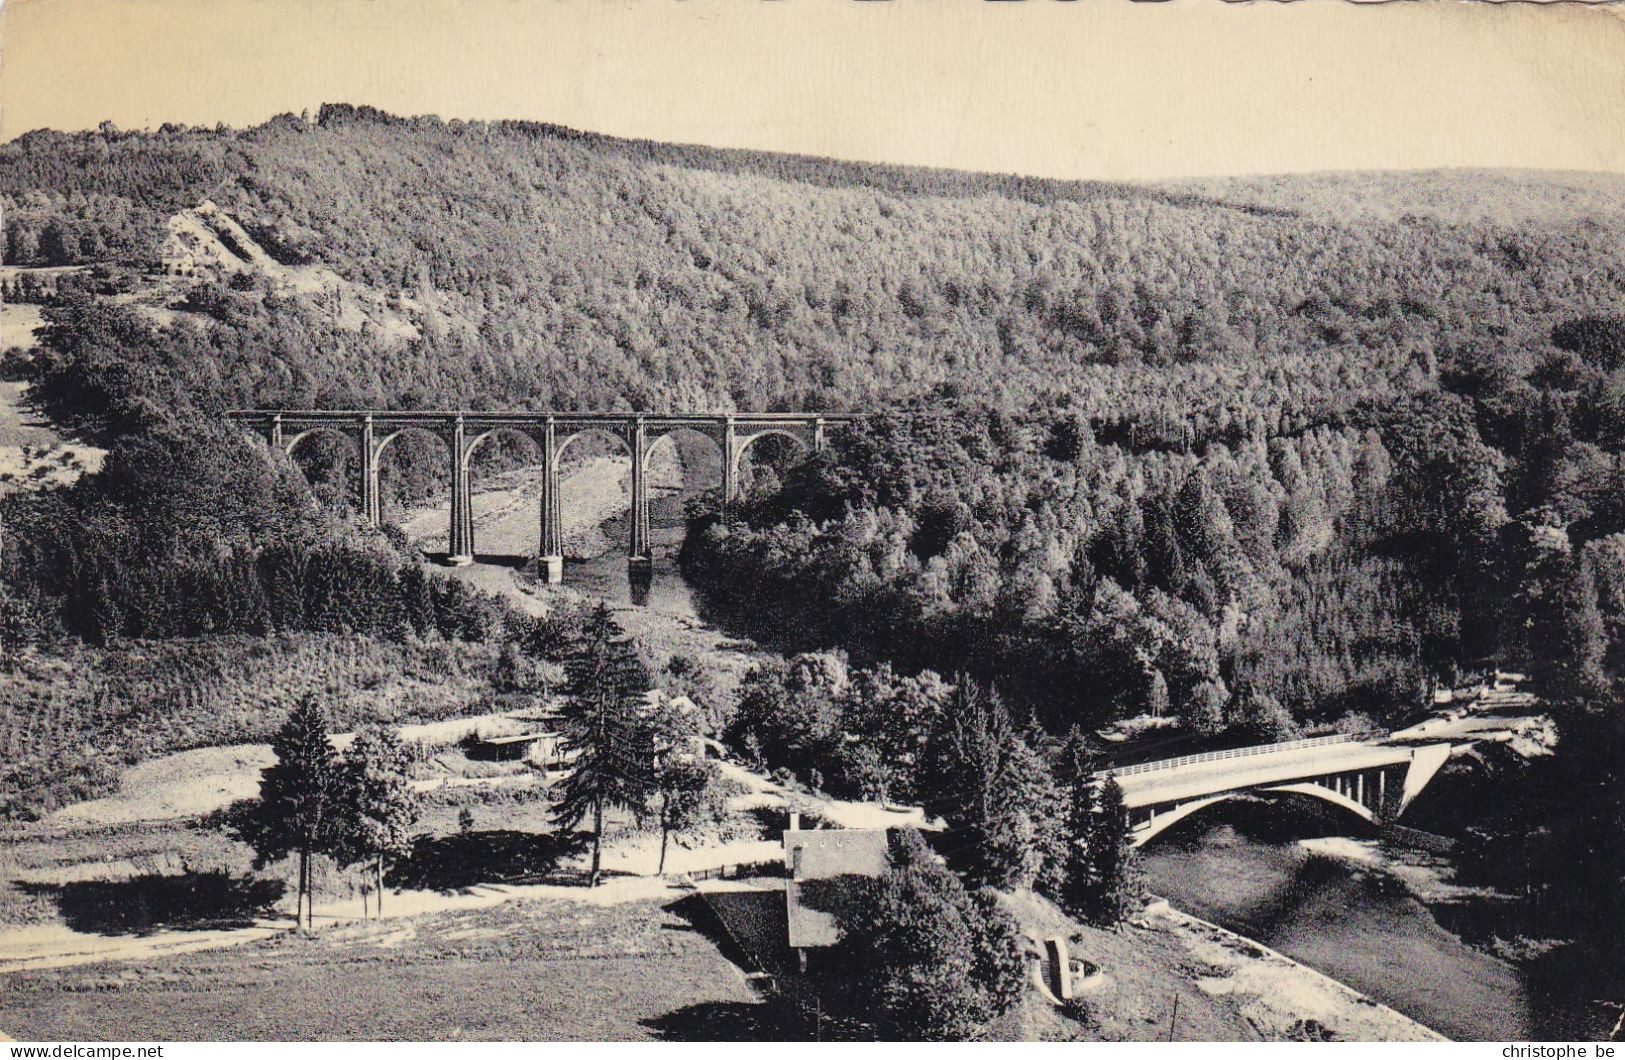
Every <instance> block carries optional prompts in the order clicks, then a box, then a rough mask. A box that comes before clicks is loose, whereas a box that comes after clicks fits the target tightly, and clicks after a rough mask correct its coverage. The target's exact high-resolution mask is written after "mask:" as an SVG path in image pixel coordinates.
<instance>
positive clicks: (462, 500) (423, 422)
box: [228, 409, 856, 582]
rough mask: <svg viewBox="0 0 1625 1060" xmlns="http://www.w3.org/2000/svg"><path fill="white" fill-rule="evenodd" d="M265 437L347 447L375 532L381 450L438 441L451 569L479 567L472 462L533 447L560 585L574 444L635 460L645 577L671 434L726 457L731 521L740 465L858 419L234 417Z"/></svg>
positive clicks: (287, 443) (816, 445) (545, 552)
mask: <svg viewBox="0 0 1625 1060" xmlns="http://www.w3.org/2000/svg"><path fill="white" fill-rule="evenodd" d="M228 415H229V416H230V417H231V419H232V420H234V421H236V422H237V423H240V424H242V425H243V426H244V427H245V428H247V429H249V430H252V431H254V432H255V433H257V434H259V435H260V436H261V437H263V438H264V439H265V440H266V442H267V443H269V444H270V445H271V446H272V447H273V448H276V449H280V450H281V451H282V452H284V453H287V454H289V455H292V454H293V453H294V451H295V450H297V449H298V447H299V445H300V444H301V443H302V442H304V441H305V440H306V439H307V438H310V437H313V436H315V435H317V434H321V433H327V434H332V435H337V436H339V437H340V438H343V439H344V440H345V441H347V442H348V443H349V444H350V446H351V447H352V449H353V450H354V452H355V454H356V456H357V458H358V462H359V465H360V469H361V508H362V514H363V516H364V517H365V518H366V519H367V521H368V522H370V523H372V524H373V525H375V526H376V525H378V523H379V521H380V518H381V515H382V512H381V499H380V496H379V482H378V469H379V466H380V461H381V459H382V457H383V454H384V452H385V450H387V449H388V447H389V445H390V443H391V442H392V441H394V440H395V439H396V438H399V437H400V436H401V435H403V434H404V433H406V432H408V431H419V432H423V433H425V434H428V435H430V436H432V437H435V438H438V439H440V440H441V441H442V442H443V443H444V444H445V447H446V457H447V460H448V461H449V462H450V466H451V533H450V541H449V549H448V555H447V558H446V562H448V563H450V564H453V565H462V564H466V563H471V562H473V559H474V508H473V500H472V497H473V494H472V490H471V489H470V481H469V461H470V459H471V458H472V457H473V455H474V453H475V452H476V451H477V450H478V449H479V447H480V445H481V444H483V443H484V442H485V441H486V440H487V439H489V438H491V437H492V436H494V435H496V434H498V433H500V432H503V431H509V432H513V433H517V434H520V435H523V436H525V437H528V438H530V439H531V440H532V442H534V443H535V445H536V448H537V450H538V451H539V452H540V454H541V466H542V469H543V474H542V490H541V509H542V511H541V540H540V541H539V542H538V549H537V568H538V573H540V574H541V575H542V576H543V577H544V578H546V580H548V581H550V582H557V581H559V580H560V579H561V578H562V577H563V572H564V552H563V549H564V533H563V516H562V511H563V509H562V507H561V505H560V501H559V468H560V461H561V459H562V458H563V456H564V454H565V451H566V450H567V449H568V448H569V447H570V445H571V443H572V442H574V441H575V440H576V439H578V438H580V437H582V436H583V435H586V434H589V433H593V432H598V433H602V434H606V435H608V436H610V437H611V438H615V439H618V440H619V441H620V442H621V444H622V445H623V446H624V447H625V448H626V451H627V454H628V455H629V456H630V457H631V460H632V476H631V477H632V510H631V518H630V519H629V520H628V522H629V523H630V524H631V534H630V541H629V542H628V545H629V548H628V561H629V563H630V564H631V566H632V568H633V570H634V571H635V572H636V571H639V570H640V569H641V570H646V569H647V568H648V567H649V565H650V564H651V562H652V559H653V556H652V553H651V551H650V546H649V481H648V478H649V477H648V460H649V452H650V450H651V449H652V448H653V447H654V445H655V443H656V442H658V441H660V440H661V439H662V438H664V437H665V436H666V435H668V434H672V433H673V432H675V431H681V430H689V431H694V432H696V433H698V434H701V435H704V436H706V437H708V438H710V439H711V441H712V442H713V443H715V444H716V447H717V450H718V452H720V453H721V454H722V517H723V518H724V519H725V520H726V519H728V518H729V517H730V516H731V508H732V505H733V503H734V501H735V499H736V483H737V480H738V478H739V466H740V460H741V458H742V457H743V456H744V454H745V452H746V450H748V449H749V448H750V447H751V445H752V444H753V443H755V442H757V441H759V440H760V439H762V438H766V437H768V436H770V435H771V436H777V437H781V438H787V439H789V440H790V441H791V442H792V443H794V444H795V445H797V446H799V447H800V448H801V450H802V452H803V453H805V454H811V453H815V452H817V451H819V450H821V449H822V448H823V447H824V441H825V437H826V435H827V433H828V432H829V431H831V430H834V429H837V428H840V427H844V426H846V425H848V424H850V423H851V422H852V421H853V420H854V419H856V417H855V416H853V415H848V414H841V413H811V412H808V413H801V412H756V413H718V414H704V413H690V414H682V413H680V414H674V415H665V414H658V413H643V412H586V413H576V412H477V411H381V410H365V409H336V410H329V409H319V410H292V409H244V410H240V411H236V412H231V413H229V414H228Z"/></svg>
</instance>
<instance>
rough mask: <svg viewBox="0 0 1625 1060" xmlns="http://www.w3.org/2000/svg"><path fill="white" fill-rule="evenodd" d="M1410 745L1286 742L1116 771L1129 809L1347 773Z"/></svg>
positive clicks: (1405, 756)
mask: <svg viewBox="0 0 1625 1060" xmlns="http://www.w3.org/2000/svg"><path fill="white" fill-rule="evenodd" d="M1412 751H1413V749H1412V748H1410V747H1393V746H1389V745H1386V744H1371V743H1333V744H1323V745H1320V746H1314V747H1303V746H1291V745H1288V746H1286V747H1284V748H1283V749H1282V750H1280V751H1261V752H1258V753H1253V754H1250V755H1247V756H1244V757H1232V758H1211V759H1207V760H1202V761H1195V762H1191V763H1189V764H1186V765H1180V766H1175V767H1173V768H1169V769H1151V770H1146V771H1141V772H1133V773H1127V774H1125V773H1122V772H1119V773H1117V774H1116V776H1117V783H1118V784H1119V786H1121V787H1122V789H1123V801H1124V803H1125V804H1126V805H1127V806H1128V807H1129V808H1130V809H1137V808H1139V807H1141V806H1152V805H1160V804H1163V803H1170V802H1181V801H1183V800H1186V799H1197V798H1202V797H1203V796H1206V795H1215V794H1218V793H1219V792H1223V791H1232V790H1234V789H1237V788H1251V787H1261V786H1264V785H1269V784H1290V783H1293V782H1295V781H1302V780H1307V779H1310V778H1312V777H1320V776H1326V775H1328V774H1333V773H1351V772H1354V771H1356V770H1362V769H1376V768H1379V767H1381V766H1392V765H1398V764H1400V763H1404V762H1409V761H1410V760H1411V754H1412Z"/></svg>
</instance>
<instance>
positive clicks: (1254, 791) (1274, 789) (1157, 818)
mask: <svg viewBox="0 0 1625 1060" xmlns="http://www.w3.org/2000/svg"><path fill="white" fill-rule="evenodd" d="M1260 794H1265V795H1268V794H1282V795H1298V796H1303V797H1305V798H1310V799H1318V800H1320V801H1321V802H1324V803H1328V804H1329V805H1332V806H1336V807H1337V808H1338V809H1340V810H1346V811H1347V812H1349V813H1352V814H1354V815H1355V816H1356V817H1358V818H1360V820H1362V821H1364V822H1366V823H1367V824H1370V825H1376V824H1379V823H1380V822H1379V821H1378V819H1377V815H1376V814H1375V813H1374V812H1372V811H1371V810H1370V809H1369V808H1367V807H1366V806H1364V805H1362V804H1361V803H1359V802H1357V801H1355V800H1354V799H1351V798H1349V797H1348V796H1347V795H1344V794H1342V793H1340V792H1337V791H1333V790H1332V789H1331V788H1327V787H1323V786H1321V785H1319V784H1316V783H1313V782H1311V781H1305V782H1303V783H1297V784H1278V785H1272V786H1270V787H1263V788H1245V789H1237V790H1235V791H1224V792H1220V793H1219V794H1217V795H1207V796H1204V797H1202V798H1199V799H1192V800H1191V801H1189V802H1183V803H1180V804H1179V805H1177V806H1174V807H1172V808H1170V809H1167V810H1164V811H1162V812H1160V813H1156V814H1153V815H1152V816H1151V819H1150V821H1149V822H1146V823H1141V824H1138V825H1136V826H1135V827H1133V828H1132V829H1130V832H1129V834H1130V837H1131V838H1132V840H1133V842H1134V845H1135V846H1136V847H1142V846H1145V845H1146V844H1147V843H1149V842H1151V841H1152V840H1153V839H1155V838H1157V837H1158V836H1160V835H1162V834H1163V833H1164V832H1166V831H1168V829H1170V828H1172V827H1173V826H1174V825H1176V824H1179V823H1180V822H1181V821H1183V820H1185V819H1186V818H1187V817H1191V816H1194V815H1195V814H1198V813H1200V812H1202V811H1203V810H1205V809H1207V808H1208V807H1210V806H1217V805H1219V804H1220V803H1225V802H1233V801H1235V800H1236V799H1237V798H1239V797H1241V796H1243V795H1260ZM1132 819H1133V818H1132V817H1131V820H1132Z"/></svg>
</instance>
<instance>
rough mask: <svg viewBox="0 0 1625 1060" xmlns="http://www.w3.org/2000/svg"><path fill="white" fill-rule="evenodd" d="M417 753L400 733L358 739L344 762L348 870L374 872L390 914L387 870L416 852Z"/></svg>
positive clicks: (379, 731)
mask: <svg viewBox="0 0 1625 1060" xmlns="http://www.w3.org/2000/svg"><path fill="white" fill-rule="evenodd" d="M411 770H412V752H411V749H410V748H408V747H407V746H406V743H405V741H403V740H402V739H401V735H400V733H399V732H397V731H396V730H394V729H387V728H382V727H379V728H370V729H363V730H362V731H361V732H359V733H357V734H356V737H355V742H354V743H352V744H351V745H350V749H349V751H348V752H347V753H346V754H345V756H344V760H343V763H342V779H343V807H344V815H343V844H342V851H341V856H342V859H343V861H344V863H345V864H347V865H366V866H367V867H368V868H369V869H370V870H371V873H372V879H373V885H374V890H375V892H376V894H377V896H378V897H377V906H376V908H377V911H378V913H379V914H382V913H383V911H384V868H385V863H386V862H387V861H389V860H390V859H392V858H396V857H399V856H401V855H402V854H405V853H406V852H407V851H408V850H410V849H411V842H412V826H413V825H415V824H416V823H417V821H418V816H419V814H420V813H421V812H422V800H421V798H420V797H419V795H418V793H417V791H416V790H415V789H414V788H413V787H412V782H411Z"/></svg>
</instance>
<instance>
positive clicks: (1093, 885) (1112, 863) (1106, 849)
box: [1083, 777, 1144, 927]
mask: <svg viewBox="0 0 1625 1060" xmlns="http://www.w3.org/2000/svg"><path fill="white" fill-rule="evenodd" d="M1091 817H1092V822H1091V823H1090V825H1089V826H1088V829H1087V833H1086V836H1087V838H1086V841H1087V854H1086V856H1087V860H1088V868H1087V872H1086V879H1087V882H1088V894H1087V895H1086V896H1085V901H1084V906H1083V912H1084V915H1085V916H1087V917H1088V918H1089V919H1090V920H1091V921H1093V922H1094V923H1096V924H1099V925H1100V926H1102V927H1113V926H1116V925H1117V924H1120V923H1122V922H1123V920H1124V919H1125V918H1127V917H1128V916H1129V915H1130V914H1131V913H1133V912H1134V910H1135V909H1137V908H1138V907H1139V905H1140V902H1141V900H1142V898H1143V896H1144V885H1143V883H1142V881H1141V879H1140V871H1139V865H1138V864H1137V863H1136V861H1135V855H1134V842H1133V839H1132V838H1131V836H1130V834H1129V820H1128V809H1127V807H1125V806H1124V805H1123V789H1122V788H1121V787H1119V786H1118V784H1117V780H1116V778H1114V777H1107V778H1106V780H1105V782H1104V783H1103V784H1101V785H1100V786H1099V789H1098V791H1097V792H1096V794H1095V804H1094V807H1093V813H1092V815H1091Z"/></svg>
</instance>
